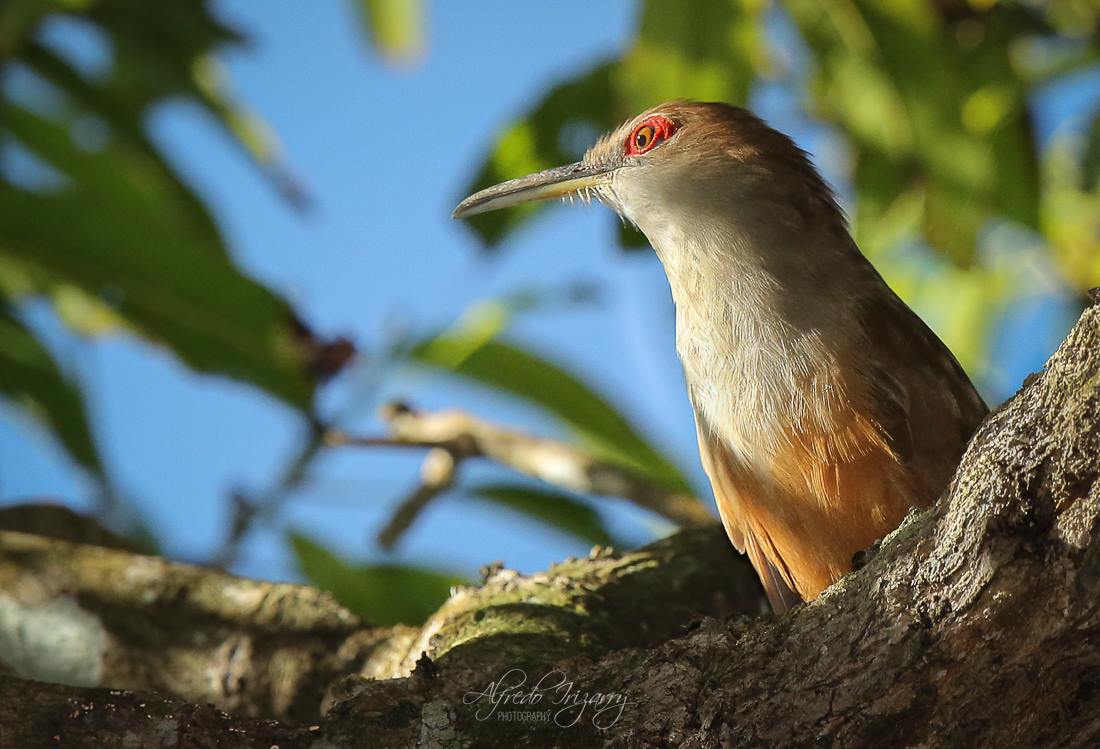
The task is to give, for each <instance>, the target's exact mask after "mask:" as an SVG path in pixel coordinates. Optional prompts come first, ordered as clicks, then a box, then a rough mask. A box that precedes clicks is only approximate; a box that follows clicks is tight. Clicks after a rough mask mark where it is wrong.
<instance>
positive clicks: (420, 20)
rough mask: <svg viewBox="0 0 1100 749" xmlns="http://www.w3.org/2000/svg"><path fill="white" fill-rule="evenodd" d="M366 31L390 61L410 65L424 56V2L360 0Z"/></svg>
mask: <svg viewBox="0 0 1100 749" xmlns="http://www.w3.org/2000/svg"><path fill="white" fill-rule="evenodd" d="M356 5H357V6H358V7H359V17H360V18H361V19H362V22H363V26H364V31H365V32H366V33H367V36H368V37H369V38H370V39H371V40H372V41H373V42H374V45H375V46H376V47H377V48H378V50H379V51H380V52H381V53H382V54H383V55H384V56H385V57H386V58H388V59H389V60H390V62H397V63H408V62H411V61H413V60H416V59H417V58H419V57H420V56H421V55H422V54H423V53H424V47H425V44H424V24H425V10H424V3H423V0H356Z"/></svg>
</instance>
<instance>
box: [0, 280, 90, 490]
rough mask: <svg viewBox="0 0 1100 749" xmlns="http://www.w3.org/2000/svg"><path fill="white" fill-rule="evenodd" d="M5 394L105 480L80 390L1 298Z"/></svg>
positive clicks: (0, 361)
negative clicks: (4, 304) (11, 312)
mask: <svg viewBox="0 0 1100 749" xmlns="http://www.w3.org/2000/svg"><path fill="white" fill-rule="evenodd" d="M0 394H2V395H3V396H4V397H5V398H7V399H9V400H10V401H12V402H13V403H14V404H15V405H17V406H19V407H21V408H22V409H23V410H25V411H26V412H28V413H29V414H30V415H31V416H33V417H34V418H36V419H37V420H38V421H40V422H41V423H43V424H44V425H45V426H47V427H48V428H49V430H50V431H51V433H52V434H53V435H54V437H56V438H57V439H58V440H59V441H60V442H61V444H62V445H64V447H65V449H66V450H67V451H68V453H69V455H70V456H71V457H72V458H73V460H75V461H76V462H77V463H79V464H80V465H81V466H82V467H84V468H85V469H87V470H88V471H90V472H92V473H93V474H95V475H96V476H100V477H102V475H103V464H102V462H101V460H100V456H99V451H98V450H97V449H96V444H95V439H94V438H93V436H92V429H91V426H90V424H89V421H88V410H87V407H86V406H85V404H84V396H83V395H82V394H81V392H80V390H79V388H77V386H76V385H75V384H73V383H72V382H70V381H69V379H68V378H67V377H65V375H64V374H63V373H62V371H61V368H60V367H58V366H57V362H55V361H54V359H53V357H52V356H50V353H49V352H48V351H47V350H46V349H45V348H44V347H43V346H42V344H41V343H39V342H38V339H37V338H35V337H34V335H33V334H32V333H31V332H30V331H29V330H27V328H26V327H24V326H23V324H22V323H21V322H19V320H18V319H16V318H15V317H14V316H12V315H11V314H10V312H9V311H8V310H7V308H6V307H5V306H3V300H2V299H0Z"/></svg>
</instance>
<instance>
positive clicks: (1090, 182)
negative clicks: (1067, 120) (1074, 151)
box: [1080, 116, 1100, 190]
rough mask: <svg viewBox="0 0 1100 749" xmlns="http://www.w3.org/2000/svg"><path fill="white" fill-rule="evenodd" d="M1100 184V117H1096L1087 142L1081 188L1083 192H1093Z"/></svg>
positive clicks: (1082, 162) (1083, 159) (1082, 164)
mask: <svg viewBox="0 0 1100 749" xmlns="http://www.w3.org/2000/svg"><path fill="white" fill-rule="evenodd" d="M1098 184H1100V116H1094V117H1093V118H1092V124H1091V125H1090V126H1089V130H1088V135H1087V137H1086V140H1085V155H1084V158H1082V160H1081V180H1080V186H1081V189H1083V190H1091V189H1095V188H1096V187H1097V186H1098Z"/></svg>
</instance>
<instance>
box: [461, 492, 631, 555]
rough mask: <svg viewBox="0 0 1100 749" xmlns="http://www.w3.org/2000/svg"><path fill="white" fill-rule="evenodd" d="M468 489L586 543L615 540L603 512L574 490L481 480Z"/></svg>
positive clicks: (607, 543) (474, 494)
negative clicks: (487, 482)
mask: <svg viewBox="0 0 1100 749" xmlns="http://www.w3.org/2000/svg"><path fill="white" fill-rule="evenodd" d="M466 493H467V494H469V495H470V497H472V498H475V499H481V500H485V501H487V502H490V503H492V504H494V505H497V506H500V507H506V508H508V509H509V510H512V511H514V512H519V513H522V514H524V515H528V516H530V517H532V518H535V519H536V520H540V521H542V522H544V523H546V524H547V525H549V526H552V527H554V528H557V529H558V530H560V531H563V532H565V533H568V534H569V535H571V536H575V537H577V538H579V539H580V540H581V541H584V542H585V543H589V544H600V545H602V546H608V545H610V544H611V543H612V541H611V534H609V533H608V531H607V528H606V527H605V526H604V523H603V519H602V518H601V517H600V514H599V513H598V512H596V511H595V510H594V509H593V508H592V507H590V506H589V505H588V504H586V503H585V502H584V501H582V500H581V499H579V498H577V497H576V496H573V495H571V494H566V493H564V492H558V491H552V490H546V489H542V488H534V487H531V486H525V485H523V484H477V485H475V486H471V487H466Z"/></svg>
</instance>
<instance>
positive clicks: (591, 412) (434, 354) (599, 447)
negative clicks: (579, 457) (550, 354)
mask: <svg viewBox="0 0 1100 749" xmlns="http://www.w3.org/2000/svg"><path fill="white" fill-rule="evenodd" d="M498 330H499V328H495V327H494V328H489V329H485V328H483V327H479V326H470V325H465V326H459V327H456V328H455V329H453V330H451V331H448V332H446V333H443V334H441V335H439V336H437V337H435V338H432V339H430V340H427V341H425V342H423V343H421V344H419V345H417V346H415V347H414V348H413V349H412V351H411V352H410V358H411V359H412V361H414V362H416V363H418V364H422V365H425V366H428V367H432V368H435V369H438V370H442V371H445V372H449V373H452V374H457V375H461V376H463V377H467V378H469V379H471V380H475V381H477V382H479V383H481V384H483V385H488V386H489V387H491V388H493V389H495V390H497V391H500V392H505V393H510V394H511V395H514V396H517V397H519V398H522V399H524V400H526V401H528V402H529V403H533V404H535V405H538V406H540V407H541V408H543V409H544V410H546V411H547V412H549V413H551V414H553V415H555V416H557V417H558V418H560V419H561V420H562V421H564V422H565V423H566V424H568V425H569V426H570V427H572V429H573V430H574V431H575V432H576V433H577V434H578V435H579V436H580V437H581V438H582V440H583V442H584V443H585V445H586V446H587V447H588V448H589V449H591V450H592V451H593V452H594V453H595V454H597V455H598V456H600V457H601V458H603V459H605V460H609V461H613V462H615V463H618V464H619V465H623V466H626V467H628V468H631V469H633V470H634V471H636V472H638V473H640V474H641V475H643V476H646V477H648V478H650V479H652V480H654V481H657V482H659V483H661V484H662V485H664V486H667V487H669V488H675V489H683V490H685V491H686V490H689V489H688V483H687V480H686V479H685V478H684V476H683V474H682V473H681V472H680V470H679V469H678V468H677V467H676V466H675V465H674V464H673V463H672V461H670V460H668V459H667V458H665V457H664V456H663V455H662V454H661V453H660V452H659V451H658V450H657V449H656V448H654V447H653V446H652V445H651V444H650V443H649V442H648V441H646V440H645V439H644V438H643V437H642V436H641V435H640V434H638V432H637V431H636V430H635V429H634V427H633V426H631V425H630V423H629V421H627V419H626V418H625V417H624V416H623V415H622V414H621V413H620V412H619V411H618V410H617V409H616V408H614V407H613V406H612V405H610V404H609V403H608V402H607V400H605V399H604V398H603V397H601V396H600V395H599V394H597V393H596V392H595V391H594V390H593V389H592V388H590V387H589V386H588V385H586V384H585V383H583V382H581V381H580V380H579V379H577V378H576V377H574V376H573V375H572V374H570V373H569V372H567V371H566V370H565V369H563V368H562V367H561V366H559V365H557V364H555V363H553V362H551V361H550V360H548V359H546V358H544V357H541V356H538V355H536V354H533V353H531V352H529V351H525V350H524V349H522V348H519V347H518V346H514V345H511V344H508V343H505V342H502V341H499V340H495V339H494V338H493V337H492V336H494V335H495V334H496V333H497V332H498Z"/></svg>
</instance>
